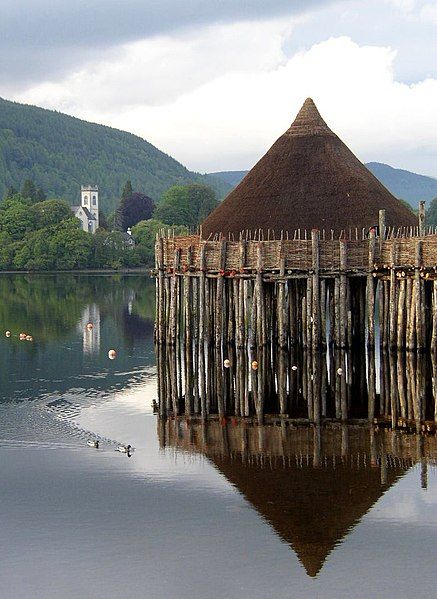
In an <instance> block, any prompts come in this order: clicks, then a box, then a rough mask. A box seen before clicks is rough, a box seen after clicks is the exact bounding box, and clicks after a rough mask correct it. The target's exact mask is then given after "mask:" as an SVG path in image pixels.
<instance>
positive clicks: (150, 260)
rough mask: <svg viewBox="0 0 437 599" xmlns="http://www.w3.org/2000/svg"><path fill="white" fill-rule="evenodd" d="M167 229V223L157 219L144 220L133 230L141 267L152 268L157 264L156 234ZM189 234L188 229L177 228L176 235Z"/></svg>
mask: <svg viewBox="0 0 437 599" xmlns="http://www.w3.org/2000/svg"><path fill="white" fill-rule="evenodd" d="M163 227H165V223H163V222H162V221H160V220H156V219H155V218H152V219H149V220H143V221H141V222H139V223H138V224H136V225H135V226H134V227H133V229H132V236H133V238H134V239H135V241H136V243H137V247H136V251H137V253H138V255H139V257H140V261H141V265H142V266H147V267H149V268H151V267H152V266H153V265H154V264H155V240H156V234H157V233H158V232H159V230H160V229H162V228H163ZM186 232H187V229H186V227H184V226H179V227H176V230H175V233H176V234H178V233H179V234H181V235H182V234H184V233H186Z"/></svg>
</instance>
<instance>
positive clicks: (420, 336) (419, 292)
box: [414, 241, 425, 350]
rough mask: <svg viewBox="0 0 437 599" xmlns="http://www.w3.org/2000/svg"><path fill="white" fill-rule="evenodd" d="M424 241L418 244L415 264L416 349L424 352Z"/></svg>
mask: <svg viewBox="0 0 437 599" xmlns="http://www.w3.org/2000/svg"><path fill="white" fill-rule="evenodd" d="M422 252H423V241H417V242H416V260H415V264H414V281H415V284H416V347H417V349H418V350H422V349H423V348H424V347H425V331H424V322H423V310H424V293H423V281H422V279H421V277H420V267H421V266H422Z"/></svg>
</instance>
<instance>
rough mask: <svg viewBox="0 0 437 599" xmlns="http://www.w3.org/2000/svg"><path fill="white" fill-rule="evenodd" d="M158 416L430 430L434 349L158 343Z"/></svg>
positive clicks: (435, 407)
mask: <svg viewBox="0 0 437 599" xmlns="http://www.w3.org/2000/svg"><path fill="white" fill-rule="evenodd" d="M156 352H157V366H158V386H159V396H160V415H161V416H167V415H181V414H185V415H186V416H192V415H199V416H202V417H203V418H206V417H208V416H211V415H218V416H220V417H222V416H231V415H232V416H237V417H255V418H256V419H257V421H258V422H259V423H260V424H261V423H263V422H264V421H266V419H267V420H268V419H271V417H272V416H274V417H276V418H278V419H279V420H283V419H287V418H291V419H293V420H299V421H305V422H308V423H315V424H321V423H322V422H324V421H325V420H326V419H328V420H333V419H334V420H338V421H339V422H347V421H350V420H354V421H356V420H358V421H366V422H371V423H374V422H377V423H379V424H381V425H383V426H390V427H391V428H400V429H403V430H415V431H417V432H420V431H422V430H423V431H424V432H426V433H431V432H432V433H434V432H435V424H436V421H437V401H436V398H437V377H436V376H435V375H436V374H437V363H436V355H435V354H431V355H430V354H428V353H420V352H418V353H414V352H380V353H379V352H378V354H375V353H374V352H370V351H368V352H361V351H360V352H357V351H356V350H355V351H354V349H351V350H334V351H328V352H308V351H304V350H301V349H299V348H292V350H291V351H288V350H283V349H280V348H277V347H274V346H269V345H266V346H260V347H257V348H255V349H253V348H252V349H250V350H249V351H247V350H246V349H243V348H240V349H237V348H235V345H232V344H228V345H213V346H206V345H205V346H202V345H200V347H197V346H196V345H189V346H187V345H185V347H184V346H182V345H180V346H179V345H176V346H171V345H166V346H164V345H158V344H157V345H156Z"/></svg>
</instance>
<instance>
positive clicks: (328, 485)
mask: <svg viewBox="0 0 437 599" xmlns="http://www.w3.org/2000/svg"><path fill="white" fill-rule="evenodd" d="M210 459H211V461H212V462H213V463H214V465H215V466H216V468H217V469H218V470H219V471H220V472H221V473H222V474H224V475H225V476H226V478H227V479H228V480H229V481H230V482H231V483H232V484H233V485H234V486H235V487H236V488H237V489H238V490H239V491H240V492H241V493H242V494H243V495H244V496H245V498H246V499H247V500H248V501H249V502H250V503H251V504H252V505H253V506H254V507H255V509H256V510H257V511H258V512H259V513H260V514H261V516H263V517H264V518H265V519H266V520H267V521H268V522H269V523H270V524H271V526H272V527H273V528H274V529H275V531H276V532H277V533H278V535H279V536H280V537H281V538H282V539H283V540H284V541H285V542H286V543H287V544H289V545H290V546H291V547H292V548H293V550H294V551H295V553H296V555H297V557H298V558H299V561H300V562H301V564H302V565H303V567H304V568H305V570H306V572H307V574H308V575H309V576H316V575H317V574H318V572H319V571H320V569H321V568H322V566H323V564H324V562H325V560H326V558H327V556H328V555H329V553H330V552H331V551H332V550H333V549H334V548H335V547H336V546H337V545H338V544H340V543H341V542H342V540H343V539H344V537H345V536H346V535H347V534H348V533H349V532H350V531H351V529H352V528H353V527H354V526H356V524H357V523H358V522H359V521H360V520H361V518H362V517H363V516H364V515H365V514H366V513H367V512H368V511H369V510H370V508H371V507H372V506H373V505H374V504H375V503H376V502H377V501H378V499H379V498H380V497H381V496H382V495H383V494H384V493H385V491H387V489H388V488H390V487H391V486H392V485H393V484H394V483H395V482H396V480H397V479H398V478H399V477H400V476H402V475H403V474H404V473H405V471H406V469H403V468H400V467H399V468H395V469H390V470H389V471H388V473H387V481H386V482H385V483H383V484H381V480H380V471H379V469H378V468H371V467H370V465H369V466H367V467H366V468H361V469H357V468H354V467H352V466H350V465H342V464H341V463H339V464H337V466H336V468H335V469H334V468H332V467H331V468H329V467H328V468H325V467H322V468H313V467H312V466H311V465H308V466H307V465H304V466H303V467H301V468H298V467H297V466H296V465H295V464H294V465H288V466H282V465H278V466H276V467H266V466H263V467H260V466H259V465H257V464H244V463H241V461H239V460H230V459H226V458H219V457H217V456H214V457H211V458H210Z"/></svg>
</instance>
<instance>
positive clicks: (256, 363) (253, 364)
mask: <svg viewBox="0 0 437 599" xmlns="http://www.w3.org/2000/svg"><path fill="white" fill-rule="evenodd" d="M252 370H258V362H257V361H256V360H254V361H253V362H252Z"/></svg>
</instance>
